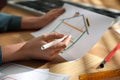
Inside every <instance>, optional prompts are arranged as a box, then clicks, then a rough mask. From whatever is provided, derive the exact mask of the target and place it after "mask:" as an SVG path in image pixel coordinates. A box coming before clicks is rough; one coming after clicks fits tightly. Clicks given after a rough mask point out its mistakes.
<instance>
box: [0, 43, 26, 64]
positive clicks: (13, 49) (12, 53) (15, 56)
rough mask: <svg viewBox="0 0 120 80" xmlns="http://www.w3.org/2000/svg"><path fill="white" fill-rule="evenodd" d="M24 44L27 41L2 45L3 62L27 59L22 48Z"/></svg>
mask: <svg viewBox="0 0 120 80" xmlns="http://www.w3.org/2000/svg"><path fill="white" fill-rule="evenodd" d="M24 44H25V42H23V43H19V44H13V45H6V46H2V47H1V49H2V61H3V63H6V62H11V61H17V60H25V59H27V58H26V56H25V54H24V53H22V51H21V50H20V49H21V47H22V46H23V45H24Z"/></svg>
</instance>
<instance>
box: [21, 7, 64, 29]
mask: <svg viewBox="0 0 120 80" xmlns="http://www.w3.org/2000/svg"><path fill="white" fill-rule="evenodd" d="M64 12H65V9H64V8H58V9H53V10H51V11H49V12H48V13H47V14H45V15H43V16H40V17H38V16H37V17H23V18H22V23H21V29H40V28H43V27H45V26H46V25H48V24H49V23H51V22H52V21H53V20H55V19H56V18H57V17H58V16H60V15H61V14H62V13H64Z"/></svg>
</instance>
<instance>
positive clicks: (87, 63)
mask: <svg viewBox="0 0 120 80" xmlns="http://www.w3.org/2000/svg"><path fill="white" fill-rule="evenodd" d="M80 1H84V2H88V1H89V2H90V1H92V2H93V0H80ZM94 1H95V0H94ZM100 1H104V2H105V1H107V0H96V1H95V2H94V4H95V5H98V4H97V2H100ZM110 1H113V0H110ZM110 1H109V2H110ZM115 1H118V0H115ZM91 4H92V3H91ZM104 4H105V3H104ZM113 4H114V3H113ZM104 7H106V6H104ZM111 7H112V6H111ZM113 8H115V7H113ZM116 8H120V6H119V7H118V5H117V6H116ZM3 12H6V13H10V14H14V15H19V16H36V14H32V13H28V12H27V11H22V10H20V9H16V8H13V7H10V6H6V7H5V8H4V9H3ZM37 16H38V15H37ZM119 27H120V26H119ZM30 32H33V31H22V32H9V33H2V34H0V44H2V45H7V44H13V43H18V42H23V41H26V40H30V39H32V38H33V37H32V36H31V35H30V34H29V33H30ZM119 42H120V35H119V34H117V33H116V32H115V31H113V30H112V29H109V30H107V31H106V32H105V33H104V35H103V36H102V37H101V39H100V40H99V41H98V42H97V43H96V44H95V45H94V46H93V48H91V50H90V51H89V52H88V53H86V55H85V56H83V57H82V58H81V59H79V60H76V61H71V62H62V63H52V62H45V61H35V60H31V61H21V62H17V63H20V64H24V65H28V66H31V67H35V68H49V69H50V71H51V72H54V73H60V74H68V75H70V76H71V77H70V80H79V75H80V74H84V73H92V72H97V71H103V70H111V69H120V58H119V57H120V50H119V51H117V53H116V54H115V56H114V57H113V58H112V60H111V61H110V62H109V63H107V64H106V65H105V68H103V69H96V67H97V66H98V65H99V64H100V62H101V61H102V60H103V59H104V57H105V56H106V55H107V54H108V53H109V52H110V51H111V50H112V49H113V48H114V47H115V45H117V43H119Z"/></svg>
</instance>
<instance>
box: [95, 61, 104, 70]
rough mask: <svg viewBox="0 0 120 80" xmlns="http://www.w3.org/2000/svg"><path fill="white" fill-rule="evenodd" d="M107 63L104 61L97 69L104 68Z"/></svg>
mask: <svg viewBox="0 0 120 80" xmlns="http://www.w3.org/2000/svg"><path fill="white" fill-rule="evenodd" d="M105 63H106V62H105V61H103V62H102V63H101V64H100V65H99V66H98V67H97V68H96V69H100V68H104V64H105Z"/></svg>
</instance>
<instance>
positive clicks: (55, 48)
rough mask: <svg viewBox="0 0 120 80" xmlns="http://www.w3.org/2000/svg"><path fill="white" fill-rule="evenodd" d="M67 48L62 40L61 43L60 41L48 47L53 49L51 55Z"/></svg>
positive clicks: (50, 49)
mask: <svg viewBox="0 0 120 80" xmlns="http://www.w3.org/2000/svg"><path fill="white" fill-rule="evenodd" d="M65 48H66V45H65V44H63V43H62V42H61V43H58V44H56V45H54V46H52V47H50V48H48V49H49V51H52V53H51V56H53V55H55V54H57V53H56V51H63V50H64V49H65Z"/></svg>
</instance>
